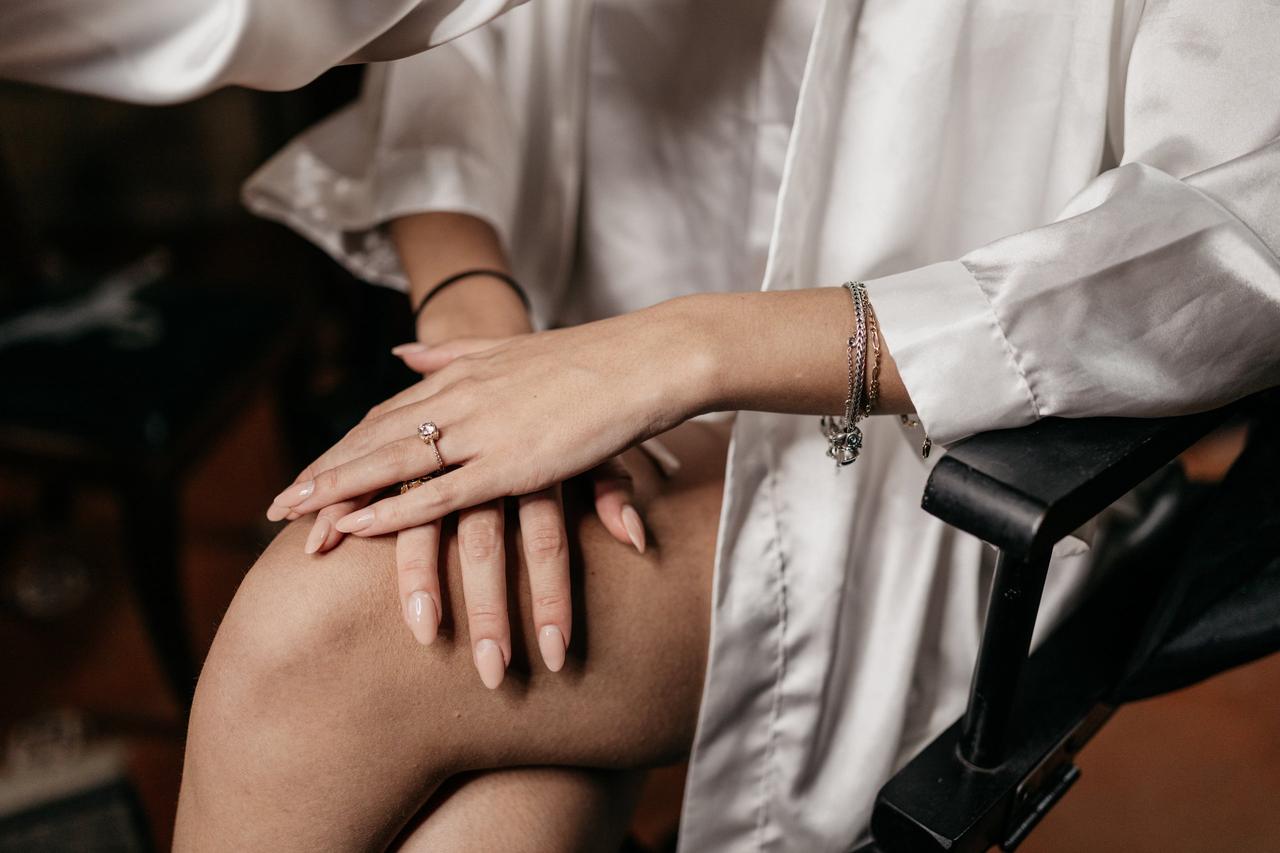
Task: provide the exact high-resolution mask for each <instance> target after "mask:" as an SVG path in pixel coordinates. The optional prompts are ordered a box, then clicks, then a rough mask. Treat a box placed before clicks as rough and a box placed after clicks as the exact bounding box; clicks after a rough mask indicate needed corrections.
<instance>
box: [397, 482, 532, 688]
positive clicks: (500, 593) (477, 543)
mask: <svg viewBox="0 0 1280 853" xmlns="http://www.w3.org/2000/svg"><path fill="white" fill-rule="evenodd" d="M421 488H422V487H419V488H418V489H414V491H420V490H421ZM502 537H503V518H502V505H501V503H499V502H496V501H491V502H489V503H485V504H481V505H480V506H475V507H471V508H470V509H466V510H463V511H462V512H461V513H459V514H458V555H459V557H461V560H462V596H463V598H464V599H465V600H466V606H467V633H468V634H469V635H470V637H471V654H472V656H473V658H474V660H475V666H476V671H477V672H478V673H480V680H481V681H483V682H484V686H485V687H488V688H489V689H490V690H493V689H495V688H497V686H498V685H499V684H501V683H502V679H503V678H504V677H505V676H506V673H507V665H508V664H510V663H511V627H510V625H509V623H508V621H507V573H506V566H505V561H504V554H503V540H502Z"/></svg>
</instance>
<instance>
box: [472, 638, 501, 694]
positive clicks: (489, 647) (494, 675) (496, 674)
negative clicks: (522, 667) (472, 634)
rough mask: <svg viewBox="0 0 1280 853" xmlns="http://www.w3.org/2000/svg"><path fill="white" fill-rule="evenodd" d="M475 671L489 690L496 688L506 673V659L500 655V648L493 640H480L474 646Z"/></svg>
mask: <svg viewBox="0 0 1280 853" xmlns="http://www.w3.org/2000/svg"><path fill="white" fill-rule="evenodd" d="M474 654H475V659H476V671H477V672H479V673H480V680H481V681H483V682H484V686H485V687H488V688H489V689H490V690H496V689H497V688H498V685H499V684H501V683H502V679H503V677H505V676H506V674H507V661H506V659H505V658H503V656H502V649H500V648H498V644H497V643H495V642H494V641H493V640H481V641H480V642H478V643H476V648H475V652H474Z"/></svg>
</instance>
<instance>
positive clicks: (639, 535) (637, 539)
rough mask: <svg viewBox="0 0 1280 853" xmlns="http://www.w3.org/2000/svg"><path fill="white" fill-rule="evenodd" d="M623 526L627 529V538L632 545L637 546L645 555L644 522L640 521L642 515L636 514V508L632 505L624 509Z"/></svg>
mask: <svg viewBox="0 0 1280 853" xmlns="http://www.w3.org/2000/svg"><path fill="white" fill-rule="evenodd" d="M622 526H623V527H625V528H626V529H627V536H628V538H630V539H631V544H632V545H635V546H636V550H637V551H639V552H640V553H641V554H643V553H644V522H643V521H641V520H640V513H638V512H636V508H635V507H633V506H632V505H631V504H627V505H626V506H624V507H623V508H622Z"/></svg>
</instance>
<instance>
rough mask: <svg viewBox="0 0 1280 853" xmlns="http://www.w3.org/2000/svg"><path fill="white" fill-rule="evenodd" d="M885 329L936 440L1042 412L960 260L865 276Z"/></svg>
mask: <svg viewBox="0 0 1280 853" xmlns="http://www.w3.org/2000/svg"><path fill="white" fill-rule="evenodd" d="M866 285H867V293H868V295H869V297H870V299H871V305H872V306H873V308H874V309H875V312H876V319H877V320H878V321H879V323H880V334H881V335H882V337H883V339H884V342H885V345H886V346H887V347H888V349H889V352H890V353H891V354H892V355H893V359H894V362H895V364H896V365H897V368H898V373H899V374H900V375H901V376H902V381H903V384H904V385H905V386H906V388H907V393H908V394H910V395H911V401H912V403H913V404H914V405H915V409H916V416H917V417H918V418H919V419H920V422H921V423H922V424H923V425H924V428H925V430H926V431H927V432H928V434H929V436H930V438H931V439H932V440H933V442H934V443H935V444H941V445H943V446H946V445H949V444H952V443H954V442H956V441H959V440H960V439H962V438H965V437H967V436H969V435H973V434H974V433H978V432H986V431H988V430H992V429H1005V428H1009V427H1018V426H1024V425H1026V424H1029V423H1032V422H1033V421H1035V420H1037V419H1038V418H1039V412H1038V410H1037V407H1036V404H1035V398H1034V397H1033V396H1032V393H1031V388H1030V387H1029V386H1028V384H1027V380H1026V377H1025V376H1024V375H1023V373H1022V371H1021V370H1020V369H1019V368H1018V364H1017V361H1016V357H1015V354H1014V351H1013V348H1012V347H1011V346H1010V345H1009V341H1008V340H1007V339H1006V337H1005V334H1004V330H1003V329H1002V328H1001V327H1000V322H999V320H998V318H997V317H996V314H995V311H994V309H992V307H991V303H990V301H989V300H988V299H987V296H986V294H985V293H984V292H983V290H982V287H981V285H980V284H979V283H978V281H977V280H976V279H975V278H974V277H973V275H972V274H970V272H969V270H968V269H967V268H966V267H965V266H964V264H962V263H960V262H959V261H946V262H943V263H939V264H932V265H930V266H926V267H919V268H917V269H914V270H909V271H907V272H903V273H897V274H895V275H889V276H885V277H883V278H877V279H873V280H870V281H867V282H866Z"/></svg>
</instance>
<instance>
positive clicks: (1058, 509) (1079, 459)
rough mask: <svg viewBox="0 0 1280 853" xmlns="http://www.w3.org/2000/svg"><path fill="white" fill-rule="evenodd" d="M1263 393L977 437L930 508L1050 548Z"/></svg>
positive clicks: (937, 475)
mask: <svg viewBox="0 0 1280 853" xmlns="http://www.w3.org/2000/svg"><path fill="white" fill-rule="evenodd" d="M1264 393H1266V394H1270V393H1271V392H1264ZM1262 396H1263V395H1256V396H1255V397H1251V398H1248V399H1247V400H1243V401H1240V402H1239V403H1236V404H1233V405H1231V406H1226V407H1224V408H1221V409H1217V410H1214V411H1211V412H1203V413H1201V414H1196V415H1187V416H1183V417H1176V418H1088V419H1077V420H1067V419H1062V418H1046V419H1044V420H1042V421H1040V422H1038V423H1035V424H1032V425H1031V426H1028V427H1022V428H1020V429H1010V430H1000V431H997V432H988V433H983V434H981V435H975V436H973V437H972V438H968V439H965V440H964V441H961V442H959V443H958V444H956V445H955V446H954V447H952V448H951V450H950V451H949V452H948V453H947V455H946V456H945V457H943V458H942V459H941V460H939V462H938V464H937V465H936V466H935V467H934V469H933V473H932V474H931V475H930V477H929V482H928V484H927V485H926V487H925V491H924V499H923V501H922V506H923V507H924V509H925V510H926V511H927V512H929V513H931V514H932V515H935V516H937V517H938V518H940V519H942V520H943V521H945V522H947V523H948V524H950V525H952V526H953V527H957V528H959V529H961V530H964V531H966V532H968V533H972V534H973V535H974V536H977V537H978V538H979V539H982V540H984V541H986V542H989V543H991V544H992V545H995V546H996V547H998V548H1000V549H1002V550H1004V551H1005V552H1007V553H1009V554H1011V555H1014V556H1021V557H1025V556H1029V555H1031V554H1033V553H1041V552H1044V551H1047V550H1048V549H1049V548H1051V547H1052V546H1053V544H1054V543H1055V542H1057V541H1058V540H1059V539H1061V538H1062V537H1064V536H1066V535H1067V534H1068V533H1070V532H1071V531H1073V530H1075V529H1076V528H1077V527H1079V526H1080V525H1082V524H1084V523H1085V522H1086V521H1088V520H1089V519H1090V518H1092V517H1093V516H1095V515H1097V514H1098V513H1099V512H1101V511H1102V510H1103V509H1105V508H1106V507H1107V506H1108V505H1110V504H1111V503H1112V502H1113V501H1115V500H1116V499H1118V498H1119V497H1120V496H1121V495H1123V494H1125V493H1126V492H1128V491H1129V490H1130V489H1132V488H1133V487H1134V486H1136V485H1138V484H1139V483H1140V482H1142V481H1143V480H1144V479H1146V478H1147V477H1148V476H1150V475H1151V474H1153V473H1154V472H1155V471H1156V470H1158V469H1159V468H1160V467H1161V466H1162V465H1164V464H1165V463H1167V462H1169V461H1170V460H1172V459H1173V458H1174V457H1175V456H1177V455H1178V454H1179V453H1180V452H1182V451H1183V450H1185V449H1186V448H1187V447H1189V446H1190V445H1192V444H1193V443H1195V441H1196V440H1198V439H1199V438H1201V437H1202V436H1204V435H1205V434H1206V433H1208V432H1209V431H1210V430H1212V429H1213V428H1214V427H1215V426H1217V425H1219V424H1220V423H1222V422H1223V421H1225V420H1226V419H1227V418H1229V417H1230V416H1232V415H1233V414H1234V413H1235V412H1236V411H1238V410H1239V409H1240V408H1241V407H1242V406H1243V405H1245V404H1248V403H1250V402H1251V401H1255V400H1257V399H1259V398H1260V397H1262Z"/></svg>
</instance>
